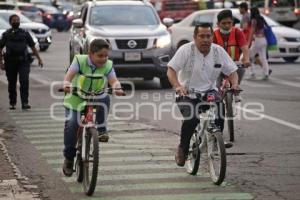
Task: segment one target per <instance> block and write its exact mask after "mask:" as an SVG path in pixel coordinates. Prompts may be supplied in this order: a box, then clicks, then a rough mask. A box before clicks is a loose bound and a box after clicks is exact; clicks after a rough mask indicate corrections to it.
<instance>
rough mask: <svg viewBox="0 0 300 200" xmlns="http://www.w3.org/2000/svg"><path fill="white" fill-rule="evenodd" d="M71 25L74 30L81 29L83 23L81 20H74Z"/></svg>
mask: <svg viewBox="0 0 300 200" xmlns="http://www.w3.org/2000/svg"><path fill="white" fill-rule="evenodd" d="M72 24H73V26H74V27H75V28H82V27H83V21H82V19H74V20H73V21H72Z"/></svg>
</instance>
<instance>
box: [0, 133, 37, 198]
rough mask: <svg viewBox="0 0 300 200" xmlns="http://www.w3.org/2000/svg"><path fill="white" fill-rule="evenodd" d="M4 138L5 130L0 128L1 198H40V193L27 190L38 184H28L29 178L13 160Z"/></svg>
mask: <svg viewBox="0 0 300 200" xmlns="http://www.w3.org/2000/svg"><path fill="white" fill-rule="evenodd" d="M4 140H5V130H3V129H0V163H1V165H0V200H39V198H38V196H39V194H33V193H31V192H28V191H27V190H30V189H31V188H35V187H36V186H34V185H28V183H27V178H26V177H23V176H21V174H20V172H19V170H18V168H17V167H16V166H15V165H14V164H13V163H12V162H11V159H10V158H9V155H8V154H7V149H6V146H5V144H4ZM26 183H27V184H26Z"/></svg>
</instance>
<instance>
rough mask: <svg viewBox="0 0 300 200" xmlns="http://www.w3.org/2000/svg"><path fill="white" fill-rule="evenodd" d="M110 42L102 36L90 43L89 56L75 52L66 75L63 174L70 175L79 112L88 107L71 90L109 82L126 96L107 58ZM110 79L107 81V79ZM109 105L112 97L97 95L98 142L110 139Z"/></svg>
mask: <svg viewBox="0 0 300 200" xmlns="http://www.w3.org/2000/svg"><path fill="white" fill-rule="evenodd" d="M108 51H109V44H108V43H107V42H106V41H105V40H103V39H95V40H93V41H92V42H91V44H90V47H89V53H88V55H75V57H74V59H73V62H72V64H71V65H70V67H69V69H68V71H67V73H66V75H65V78H64V91H65V92H66V95H65V98H64V106H65V109H66V111H65V116H66V118H67V119H66V121H65V128H64V151H63V152H64V157H65V161H64V165H63V173H64V174H65V175H66V176H71V175H72V173H73V164H74V157H75V156H76V147H75V145H76V134H77V130H78V128H79V123H80V113H81V112H82V111H84V109H85V105H86V103H85V100H84V99H82V98H81V97H80V96H79V95H76V94H73V93H72V92H71V90H72V88H80V90H82V91H83V92H97V91H100V90H103V89H104V88H105V87H106V83H107V82H108V83H109V85H110V86H111V87H112V88H114V89H116V90H115V93H116V95H118V96H122V95H124V94H125V93H124V91H123V90H122V89H120V88H121V84H120V82H119V80H118V79H117V77H116V74H115V71H114V69H113V64H112V61H111V60H109V59H108ZM93 76H95V77H96V76H103V79H96V78H95V79H93V78H92V77H93ZM106 80H107V81H106ZM109 106H110V98H109V96H108V95H107V94H105V93H103V94H101V95H100V96H99V97H97V106H96V124H97V130H98V134H99V141H101V142H107V141H108V139H109V136H108V134H107V130H106V126H105V124H106V123H105V122H106V119H107V115H108V110H109Z"/></svg>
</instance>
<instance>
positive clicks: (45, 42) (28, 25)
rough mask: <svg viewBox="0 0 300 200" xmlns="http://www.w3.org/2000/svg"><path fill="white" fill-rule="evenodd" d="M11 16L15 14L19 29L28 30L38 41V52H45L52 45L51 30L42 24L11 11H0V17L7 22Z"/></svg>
mask: <svg viewBox="0 0 300 200" xmlns="http://www.w3.org/2000/svg"><path fill="white" fill-rule="evenodd" d="M12 14H17V15H18V16H19V17H20V27H21V28H23V29H26V30H30V31H32V32H33V33H34V34H35V36H36V37H37V38H38V41H39V45H40V51H46V50H47V49H48V48H49V46H50V45H51V43H52V37H51V30H50V29H49V27H48V26H46V25H45V24H42V23H37V22H33V21H31V20H30V19H28V18H27V17H25V16H24V15H22V14H19V13H16V12H15V11H13V10H0V17H1V18H2V19H4V20H5V21H7V22H8V21H9V17H10V16H11V15H12Z"/></svg>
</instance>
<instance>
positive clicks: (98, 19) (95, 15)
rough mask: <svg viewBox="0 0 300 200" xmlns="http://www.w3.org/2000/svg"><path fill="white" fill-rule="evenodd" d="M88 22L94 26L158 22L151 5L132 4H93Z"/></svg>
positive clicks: (156, 23) (154, 23)
mask: <svg viewBox="0 0 300 200" xmlns="http://www.w3.org/2000/svg"><path fill="white" fill-rule="evenodd" d="M112 15H114V17H111V16H112ZM89 23H90V24H91V25H94V26H103V25H111V26H118V25H126V26H127V25H129V26H131V25H158V24H159V22H158V20H157V18H156V16H155V14H154V12H153V10H152V9H151V7H149V6H132V5H130V6H129V5H114V6H95V7H93V8H92V10H91V13H90V20H89Z"/></svg>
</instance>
